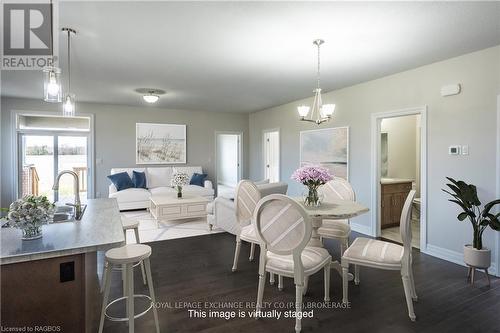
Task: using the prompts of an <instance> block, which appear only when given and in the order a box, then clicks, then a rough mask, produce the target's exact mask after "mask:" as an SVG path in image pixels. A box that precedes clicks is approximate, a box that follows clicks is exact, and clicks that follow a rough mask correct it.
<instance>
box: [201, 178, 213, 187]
mask: <svg viewBox="0 0 500 333" xmlns="http://www.w3.org/2000/svg"><path fill="white" fill-rule="evenodd" d="M203 187H205V188H209V189H213V188H214V185H213V184H212V181H211V180H205V182H204V183H203Z"/></svg>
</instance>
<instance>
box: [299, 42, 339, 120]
mask: <svg viewBox="0 0 500 333" xmlns="http://www.w3.org/2000/svg"><path fill="white" fill-rule="evenodd" d="M324 42H325V41H324V40H322V39H316V40H314V41H313V44H314V45H316V46H317V47H318V71H317V74H316V75H317V76H316V77H317V79H316V82H317V85H316V89H314V90H313V91H314V100H313V104H312V111H311V115H310V117H307V115H308V114H309V110H310V107H309V106H307V105H301V106H299V107H298V108H297V111H298V113H299V116H300V120H301V121H308V122H312V123H316V124H317V125H319V124H322V123H324V122H326V121H329V120H330V119H332V115H333V112H334V111H335V104H323V102H322V101H321V88H320V53H319V50H320V46H321V44H323V43H324ZM314 115H316V118H315V119H314Z"/></svg>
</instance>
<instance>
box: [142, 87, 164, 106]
mask: <svg viewBox="0 0 500 333" xmlns="http://www.w3.org/2000/svg"><path fill="white" fill-rule="evenodd" d="M135 91H136V92H138V93H139V94H141V95H142V99H143V100H144V101H145V102H146V103H149V104H154V103H156V102H158V100H159V99H160V95H163V94H165V90H161V89H154V88H138V89H136V90H135Z"/></svg>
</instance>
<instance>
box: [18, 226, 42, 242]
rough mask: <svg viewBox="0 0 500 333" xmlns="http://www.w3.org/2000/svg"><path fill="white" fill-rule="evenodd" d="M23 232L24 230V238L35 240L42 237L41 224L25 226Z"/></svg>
mask: <svg viewBox="0 0 500 333" xmlns="http://www.w3.org/2000/svg"><path fill="white" fill-rule="evenodd" d="M22 232H23V236H22V237H21V239H22V240H33V239H38V238H41V237H42V227H41V226H38V227H29V228H24V229H22Z"/></svg>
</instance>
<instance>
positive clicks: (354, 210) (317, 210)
mask: <svg viewBox="0 0 500 333" xmlns="http://www.w3.org/2000/svg"><path fill="white" fill-rule="evenodd" d="M294 199H295V201H297V202H298V203H299V204H300V205H301V206H302V207H303V208H304V210H305V211H306V213H307V215H308V216H309V218H310V220H311V224H312V233H311V240H310V241H309V244H308V245H309V246H315V247H324V245H323V242H322V241H321V239H320V236H319V234H318V229H319V228H320V227H321V225H322V223H323V220H345V219H350V218H353V217H356V216H359V215H362V214H365V213H367V212H368V211H369V209H368V207H365V206H363V205H362V204H360V203H358V202H356V201H349V200H340V199H338V200H335V199H330V200H328V201H325V202H322V203H321V205H319V206H318V207H315V206H307V205H305V204H304V199H303V198H294ZM331 267H332V268H333V269H335V270H336V271H337V272H338V273H339V274H342V268H341V267H340V262H339V261H338V260H333V261H332V265H331ZM352 278H353V276H352V275H351V274H349V280H352Z"/></svg>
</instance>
